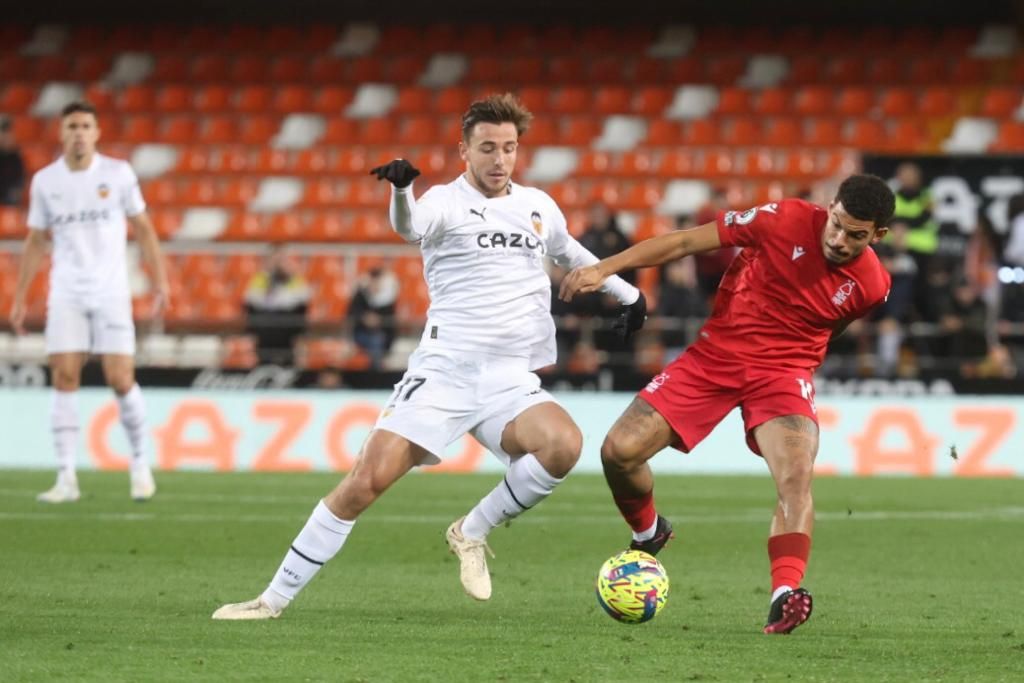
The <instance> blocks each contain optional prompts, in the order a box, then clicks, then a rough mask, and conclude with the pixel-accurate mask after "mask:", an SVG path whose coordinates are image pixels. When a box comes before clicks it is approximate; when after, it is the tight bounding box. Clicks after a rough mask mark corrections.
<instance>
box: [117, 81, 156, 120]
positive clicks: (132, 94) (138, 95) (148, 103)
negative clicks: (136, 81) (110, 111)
mask: <svg viewBox="0 0 1024 683" xmlns="http://www.w3.org/2000/svg"><path fill="white" fill-rule="evenodd" d="M154 103H155V96H154V93H153V88H151V87H150V86H148V85H129V86H128V87H126V88H125V89H124V90H122V91H121V93H120V94H119V95H118V96H117V108H118V110H119V111H123V112H127V113H129V114H136V113H139V112H148V111H152V110H153V109H154Z"/></svg>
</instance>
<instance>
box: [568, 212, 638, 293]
mask: <svg viewBox="0 0 1024 683" xmlns="http://www.w3.org/2000/svg"><path fill="white" fill-rule="evenodd" d="M580 244H582V245H583V246H584V248H586V249H588V250H590V253H592V254H593V255H594V256H596V257H597V258H599V259H602V258H607V257H609V256H611V255H612V254H617V253H619V252H620V251H623V250H624V249H628V248H629V247H630V244H631V243H630V241H629V238H628V237H626V234H625V233H624V232H622V228H620V227H619V221H618V219H617V218H616V217H615V214H614V213H612V212H611V210H610V209H609V208H608V207H607V206H606V205H605V204H604V203H603V202H594V203H593V204H591V205H590V208H589V209H588V210H587V227H586V229H585V230H584V231H583V234H582V235H580ZM622 279H623V280H625V281H626V282H629V283H630V284H635V283H636V271H629V272H626V273H623V274H622ZM620 307H621V306H620Z"/></svg>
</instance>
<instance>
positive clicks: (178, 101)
mask: <svg viewBox="0 0 1024 683" xmlns="http://www.w3.org/2000/svg"><path fill="white" fill-rule="evenodd" d="M153 105H154V107H155V108H156V109H157V110H158V111H161V112H165V113H180V112H185V111H190V110H191V109H192V90H191V89H190V88H188V87H187V86H184V85H165V86H163V87H162V88H160V89H159V90H157V92H156V98H155V100H154V103H153Z"/></svg>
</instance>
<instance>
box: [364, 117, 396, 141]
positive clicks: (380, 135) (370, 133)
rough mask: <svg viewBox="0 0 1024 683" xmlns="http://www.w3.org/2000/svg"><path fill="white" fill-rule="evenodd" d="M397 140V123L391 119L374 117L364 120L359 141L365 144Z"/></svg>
mask: <svg viewBox="0 0 1024 683" xmlns="http://www.w3.org/2000/svg"><path fill="white" fill-rule="evenodd" d="M394 141H395V123H394V121H393V120H391V119H385V118H374V119H366V120H365V121H363V123H362V126H361V128H360V131H359V142H361V143H362V144H364V145H387V144H391V143H393V142H394Z"/></svg>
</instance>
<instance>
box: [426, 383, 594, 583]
mask: <svg viewBox="0 0 1024 683" xmlns="http://www.w3.org/2000/svg"><path fill="white" fill-rule="evenodd" d="M537 383H538V384H539V380H538V382H537ZM522 394H523V396H524V397H525V400H524V401H523V402H520V403H517V404H512V405H510V406H508V407H507V408H506V409H505V410H501V411H499V412H498V413H497V414H495V415H493V416H491V417H490V418H488V419H487V420H485V421H484V422H482V423H481V424H480V425H477V427H475V428H474V429H473V435H474V436H475V437H476V438H477V439H478V440H479V441H480V442H481V443H482V444H483V445H484V446H485V447H486V448H488V449H489V450H490V451H492V452H493V453H495V455H497V456H498V457H499V458H501V459H502V460H504V461H505V462H506V463H507V464H508V469H507V470H506V472H505V476H504V478H503V479H502V481H501V483H499V484H498V485H497V486H495V487H494V488H493V489H492V490H491V491H490V492H489V493H488V494H487V495H485V496H484V497H483V498H481V499H480V502H478V503H477V504H476V505H475V506H474V507H473V509H472V510H470V511H469V513H468V514H467V515H466V516H465V517H462V518H460V519H457V520H455V521H454V522H453V523H452V524H451V526H450V527H448V531H447V533H446V535H445V537H446V539H447V541H448V546H449V547H450V548H451V550H452V552H453V553H454V554H455V555H457V556H458V557H459V563H460V572H459V576H460V579H461V581H462V586H463V588H464V589H465V591H466V593H467V594H468V595H469V596H470V597H473V598H475V599H477V600H487V599H488V598H490V597H491V576H490V573H489V571H488V569H487V558H486V557H485V555H484V553H485V552H489V551H490V548H489V547H488V546H487V536H488V534H490V533H491V531H492V530H493V529H495V528H496V527H497V526H499V525H500V524H503V523H504V522H507V521H509V520H510V519H514V518H515V517H518V516H519V515H521V514H523V513H524V512H526V511H527V510H529V509H531V508H533V507H534V506H536V505H537V504H538V503H540V502H541V501H542V500H544V499H545V498H547V497H548V496H550V495H551V494H552V493H553V492H554V490H555V488H556V487H557V486H558V485H559V484H560V483H562V481H563V480H564V479H565V476H566V475H567V474H569V471H570V470H572V468H573V466H574V465H575V464H576V461H577V460H579V457H580V451H581V450H582V448H583V435H582V434H581V433H580V430H579V427H577V426H576V423H575V422H573V420H572V418H571V417H569V414H568V413H567V412H566V411H565V409H564V408H562V406H560V405H558V403H556V402H555V401H554V399H552V398H551V396H550V395H549V394H548V393H547V392H543V391H536V390H531V391H530V392H525V391H524V392H522ZM525 406H528V407H525Z"/></svg>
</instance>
